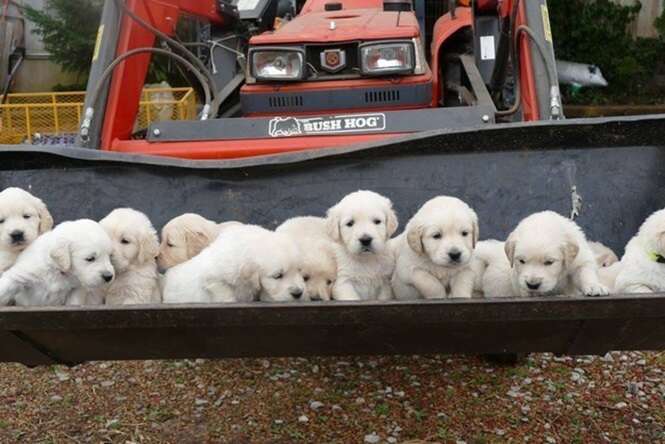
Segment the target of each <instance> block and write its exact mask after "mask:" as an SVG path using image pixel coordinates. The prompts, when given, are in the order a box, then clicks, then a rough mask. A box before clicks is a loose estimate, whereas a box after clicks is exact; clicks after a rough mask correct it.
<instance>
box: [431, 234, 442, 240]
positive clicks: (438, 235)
mask: <svg viewBox="0 0 665 444" xmlns="http://www.w3.org/2000/svg"><path fill="white" fill-rule="evenodd" d="M432 237H433V238H434V239H441V233H434V235H432Z"/></svg>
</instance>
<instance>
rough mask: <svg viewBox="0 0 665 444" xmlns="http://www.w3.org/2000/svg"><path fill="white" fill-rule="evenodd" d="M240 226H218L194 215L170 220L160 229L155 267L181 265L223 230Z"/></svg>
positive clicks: (223, 224) (237, 223) (190, 214)
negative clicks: (159, 241)
mask: <svg viewBox="0 0 665 444" xmlns="http://www.w3.org/2000/svg"><path fill="white" fill-rule="evenodd" d="M234 225H241V224H240V222H225V223H221V224H218V223H216V222H213V221H211V220H208V219H206V218H205V217H202V216H199V215H198V214H194V213H186V214H182V215H180V216H178V217H175V218H173V219H171V220H170V221H169V222H168V223H167V224H166V225H164V228H162V243H161V245H160V246H159V256H157V265H158V266H159V268H160V269H161V270H168V269H169V268H171V267H173V266H175V265H178V264H181V263H183V262H185V261H187V260H189V259H191V258H193V257H194V256H196V255H197V254H199V253H200V252H201V250H203V249H204V248H206V247H207V246H208V245H210V244H211V243H212V241H214V240H215V239H216V238H217V236H218V235H219V233H220V232H222V231H223V230H224V229H225V228H227V227H230V226H234Z"/></svg>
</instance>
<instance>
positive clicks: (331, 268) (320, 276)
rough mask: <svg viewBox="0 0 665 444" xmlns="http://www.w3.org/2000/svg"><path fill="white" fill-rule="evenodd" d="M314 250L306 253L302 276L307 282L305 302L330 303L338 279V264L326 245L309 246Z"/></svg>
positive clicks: (330, 249)
mask: <svg viewBox="0 0 665 444" xmlns="http://www.w3.org/2000/svg"><path fill="white" fill-rule="evenodd" d="M309 247H310V248H312V250H310V251H307V252H304V254H303V260H302V266H301V271H302V276H303V280H304V281H305V297H304V299H305V300H308V301H329V300H330V299H331V298H332V288H333V285H334V284H335V280H336V278H337V264H336V263H335V257H334V252H333V251H332V248H331V247H329V246H328V245H325V244H324V243H314V244H313V245H309Z"/></svg>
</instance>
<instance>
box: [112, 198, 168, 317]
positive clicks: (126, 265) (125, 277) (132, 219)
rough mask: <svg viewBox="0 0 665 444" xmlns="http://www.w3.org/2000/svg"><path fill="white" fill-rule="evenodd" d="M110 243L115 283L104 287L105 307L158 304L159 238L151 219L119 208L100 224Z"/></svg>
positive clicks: (159, 300)
mask: <svg viewBox="0 0 665 444" xmlns="http://www.w3.org/2000/svg"><path fill="white" fill-rule="evenodd" d="M99 223H100V225H101V226H102V227H103V228H104V229H105V230H106V232H107V233H108V235H109V237H110V238H111V240H112V241H113V256H112V257H111V263H112V264H113V268H115V273H116V276H115V280H114V281H113V283H111V285H109V287H108V288H104V289H103V290H102V292H103V293H104V302H105V304H106V305H122V304H125V305H129V304H156V303H159V302H161V300H162V297H161V294H160V291H159V281H158V279H157V275H158V274H157V262H156V260H155V258H156V257H157V253H158V252H159V239H157V232H156V231H155V228H154V227H153V226H152V223H151V222H150V219H148V216H146V215H145V214H143V213H141V212H139V211H136V210H133V209H131V208H118V209H116V210H113V211H111V212H110V213H109V214H108V215H107V216H106V217H105V218H104V219H102V220H101V221H99Z"/></svg>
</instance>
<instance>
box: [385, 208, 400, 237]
mask: <svg viewBox="0 0 665 444" xmlns="http://www.w3.org/2000/svg"><path fill="white" fill-rule="evenodd" d="M398 226H399V222H398V221H397V215H396V214H395V211H394V210H393V208H392V206H390V207H389V208H388V210H387V211H386V229H387V233H386V234H387V237H388V238H390V237H391V236H392V235H393V234H395V231H397V227H398Z"/></svg>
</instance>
